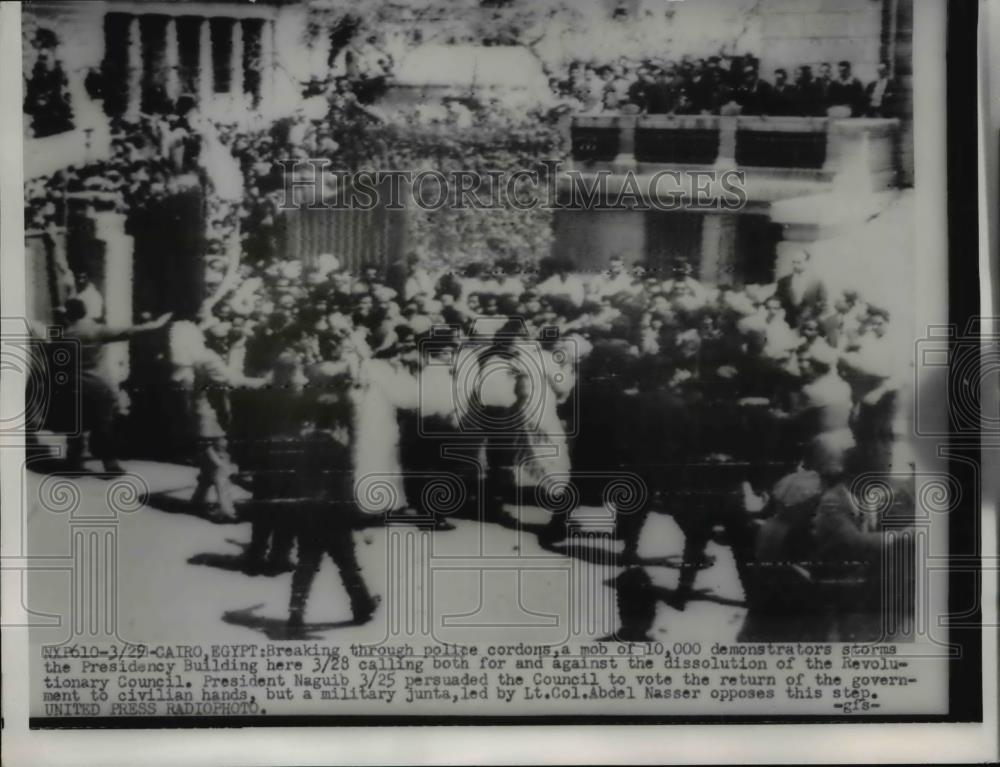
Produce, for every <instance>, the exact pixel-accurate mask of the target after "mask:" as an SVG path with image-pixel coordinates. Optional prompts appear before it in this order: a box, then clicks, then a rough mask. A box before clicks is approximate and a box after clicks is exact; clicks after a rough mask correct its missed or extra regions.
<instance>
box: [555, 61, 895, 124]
mask: <svg viewBox="0 0 1000 767" xmlns="http://www.w3.org/2000/svg"><path fill="white" fill-rule="evenodd" d="M550 85H551V87H552V88H553V89H554V90H555V92H556V93H557V94H559V95H560V96H561V97H563V98H565V99H568V100H570V101H571V103H572V104H573V105H574V106H575V107H576V108H577V109H579V110H581V111H585V112H611V113H619V112H633V113H636V112H640V113H644V114H677V115H698V114H736V113H739V114H744V115H793V116H800V117H807V116H826V115H828V114H829V115H833V116H837V117H894V116H896V114H897V109H898V88H897V83H896V81H895V79H894V78H893V77H892V75H891V74H890V69H889V65H888V64H887V63H885V62H882V63H880V64H879V65H878V72H877V77H876V79H875V80H873V81H872V82H870V83H869V84H868V85H867V86H865V85H863V84H862V83H861V81H860V80H858V78H857V77H855V76H854V74H853V72H852V68H851V63H850V62H849V61H840V62H838V63H837V66H836V72H834V68H833V66H831V64H830V63H828V62H823V63H820V64H818V65H817V68H816V71H815V72H814V71H813V66H812V65H807V64H803V65H801V66H798V67H796V68H795V70H794V71H793V72H791V73H789V72H788V70H787V69H784V68H780V67H779V68H777V69H775V70H774V72H773V73H771V79H770V80H768V79H767V77H766V76H765V73H762V72H761V71H760V62H759V60H758V59H757V58H756V57H755V56H752V55H749V54H747V55H744V56H726V57H722V56H709V57H707V58H694V57H692V56H688V55H685V56H682V57H681V58H680V59H679V60H677V61H674V60H666V59H646V60H643V61H630V60H626V59H619V60H617V61H614V62H610V63H602V64H597V63H592V62H582V61H577V62H574V63H572V64H571V65H570V66H569V71H568V73H567V75H566V77H565V78H564V79H560V78H558V77H552V78H550Z"/></svg>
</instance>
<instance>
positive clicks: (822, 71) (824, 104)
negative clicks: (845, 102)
mask: <svg viewBox="0 0 1000 767" xmlns="http://www.w3.org/2000/svg"><path fill="white" fill-rule="evenodd" d="M813 82H814V83H815V84H816V89H815V99H816V107H817V111H816V114H817V115H820V116H822V115H825V114H826V110H827V108H828V107H829V106H830V86H831V85H832V84H833V69H832V67H831V66H830V64H829V62H826V61H824V62H823V63H822V64H820V65H819V74H818V75H817V76H816V79H815V80H814V81H813Z"/></svg>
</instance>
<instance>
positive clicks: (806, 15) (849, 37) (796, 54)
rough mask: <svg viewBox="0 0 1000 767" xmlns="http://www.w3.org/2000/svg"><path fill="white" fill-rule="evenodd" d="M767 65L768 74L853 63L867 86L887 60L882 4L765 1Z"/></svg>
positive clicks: (764, 53)
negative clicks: (806, 66)
mask: <svg viewBox="0 0 1000 767" xmlns="http://www.w3.org/2000/svg"><path fill="white" fill-rule="evenodd" d="M758 13H759V15H760V24H761V36H760V42H761V53H760V56H761V64H762V66H763V69H764V73H765V76H767V77H770V74H771V72H773V71H774V68H775V67H779V66H780V67H785V68H787V69H789V71H791V68H792V67H794V66H796V65H798V64H812V65H813V66H814V67H815V66H816V65H817V64H819V63H821V62H824V61H828V62H830V63H831V64H833V65H834V72H836V63H837V62H838V61H840V60H842V59H846V60H847V61H850V62H851V63H852V65H853V68H854V73H855V75H856V76H857V77H859V78H860V79H861V80H862V82H865V83H867V82H869V81H870V80H873V79H874V78H875V67H876V65H877V64H878V62H879V59H880V58H881V46H882V15H883V2H882V0H761V2H760V3H759V11H758Z"/></svg>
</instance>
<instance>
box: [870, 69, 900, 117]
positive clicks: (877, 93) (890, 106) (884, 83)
mask: <svg viewBox="0 0 1000 767" xmlns="http://www.w3.org/2000/svg"><path fill="white" fill-rule="evenodd" d="M896 95H897V89H896V80H895V78H893V77H892V76H891V75H890V73H889V64H888V63H886V62H885V61H882V62H879V65H878V77H876V78H875V79H874V80H873V81H872V82H870V83H868V87H866V88H865V99H866V104H867V111H866V114H867V116H868V117H895V116H896Z"/></svg>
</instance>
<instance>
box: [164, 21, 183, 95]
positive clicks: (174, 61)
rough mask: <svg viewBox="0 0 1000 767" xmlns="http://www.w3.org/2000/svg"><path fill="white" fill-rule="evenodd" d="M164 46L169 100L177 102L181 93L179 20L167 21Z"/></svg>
mask: <svg viewBox="0 0 1000 767" xmlns="http://www.w3.org/2000/svg"><path fill="white" fill-rule="evenodd" d="M164 44H165V47H164V51H163V58H164V65H165V67H166V70H167V82H166V91H167V98H168V99H170V100H171V101H176V100H177V97H178V96H179V95H180V91H181V82H180V74H179V69H178V68H179V67H180V50H179V48H178V40H177V20H176V19H174V18H172V17H171V18H170V19H169V20H168V21H167V30H166V40H165V43H164Z"/></svg>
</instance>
